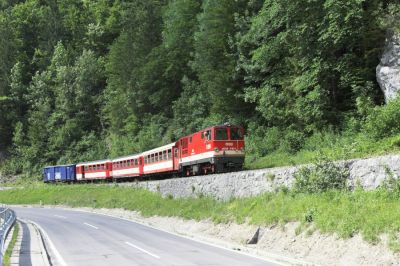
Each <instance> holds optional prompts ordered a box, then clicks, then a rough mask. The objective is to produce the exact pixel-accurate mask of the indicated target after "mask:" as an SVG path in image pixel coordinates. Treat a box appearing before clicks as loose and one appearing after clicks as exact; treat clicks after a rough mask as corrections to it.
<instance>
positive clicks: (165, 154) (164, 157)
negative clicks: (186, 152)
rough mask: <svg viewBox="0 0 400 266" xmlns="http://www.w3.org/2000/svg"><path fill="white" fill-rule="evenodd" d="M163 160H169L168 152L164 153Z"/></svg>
mask: <svg viewBox="0 0 400 266" xmlns="http://www.w3.org/2000/svg"><path fill="white" fill-rule="evenodd" d="M163 159H164V160H167V159H168V157H167V151H163Z"/></svg>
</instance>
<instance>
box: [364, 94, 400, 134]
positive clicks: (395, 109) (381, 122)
mask: <svg viewBox="0 0 400 266" xmlns="http://www.w3.org/2000/svg"><path fill="white" fill-rule="evenodd" d="M399 119H400V98H396V99H395V100H392V101H390V102H389V103H388V104H387V105H385V106H380V107H375V109H374V111H373V112H371V114H370V115H369V116H368V117H367V119H366V123H365V125H364V130H365V131H366V133H367V134H368V135H370V136H371V137H372V138H373V139H379V138H383V137H391V136H394V135H397V134H400V125H399V121H400V120H399Z"/></svg>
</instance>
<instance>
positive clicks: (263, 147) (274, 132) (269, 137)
mask: <svg viewBox="0 0 400 266" xmlns="http://www.w3.org/2000/svg"><path fill="white" fill-rule="evenodd" d="M281 138H282V133H281V132H280V130H279V129H278V128H276V127H272V128H266V127H262V126H259V125H257V124H256V123H250V125H249V128H248V130H247V137H246V153H247V154H248V155H250V156H253V157H262V156H265V155H267V154H268V153H271V152H273V151H275V150H277V149H278V148H279V145H280V143H281Z"/></svg>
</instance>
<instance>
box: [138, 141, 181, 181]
mask: <svg viewBox="0 0 400 266" xmlns="http://www.w3.org/2000/svg"><path fill="white" fill-rule="evenodd" d="M174 150H175V142H174V143H171V144H168V145H165V146H162V147H159V148H156V149H152V150H150V151H146V152H143V153H142V157H143V161H144V166H143V174H144V175H150V174H166V173H170V172H175V171H177V170H178V168H177V167H175V164H174V159H175V158H174V157H173V156H172V154H173V153H174Z"/></svg>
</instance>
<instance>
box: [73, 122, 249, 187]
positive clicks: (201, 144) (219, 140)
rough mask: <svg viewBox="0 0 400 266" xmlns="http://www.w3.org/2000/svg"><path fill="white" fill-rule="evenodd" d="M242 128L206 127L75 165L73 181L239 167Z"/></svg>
mask: <svg viewBox="0 0 400 266" xmlns="http://www.w3.org/2000/svg"><path fill="white" fill-rule="evenodd" d="M244 147H245V145H244V130H243V127H240V126H235V125H229V124H224V125H219V126H213V127H209V128H206V129H204V130H201V131H199V132H196V133H194V134H192V135H189V136H186V137H183V138H181V139H179V140H178V141H177V142H173V143H171V144H168V145H165V146H162V147H159V148H155V149H152V150H149V151H145V152H143V153H140V154H135V155H129V156H124V157H120V158H117V159H114V160H108V159H107V160H102V161H95V162H85V163H79V164H77V165H76V179H75V180H76V181H85V180H108V179H120V178H138V179H140V178H141V177H150V176H154V175H158V176H160V175H172V174H177V175H181V176H192V175H200V174H213V173H222V172H229V171H237V170H241V169H242V167H243V163H244V158H245V153H244Z"/></svg>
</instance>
